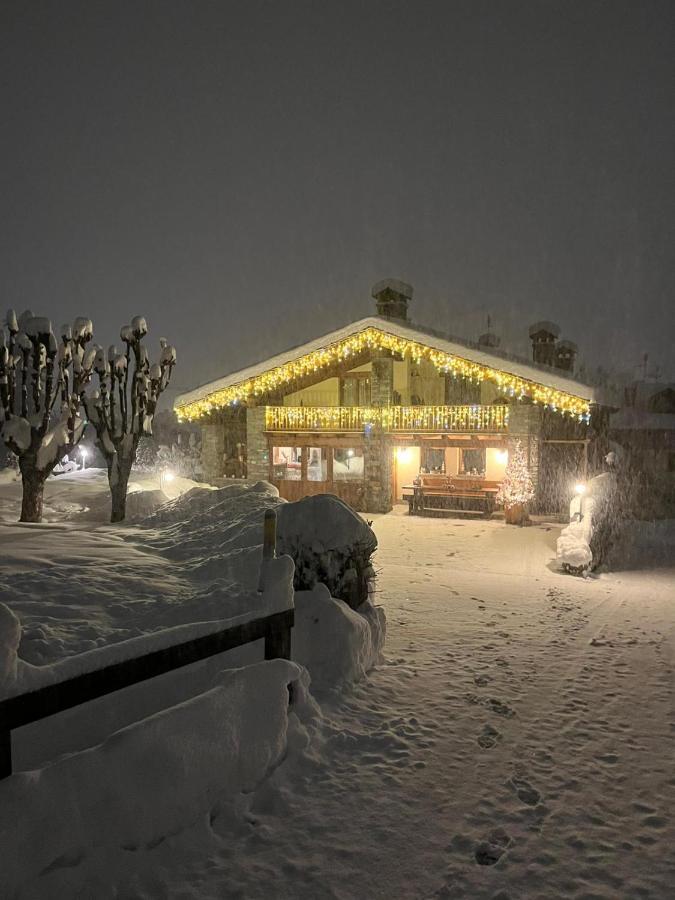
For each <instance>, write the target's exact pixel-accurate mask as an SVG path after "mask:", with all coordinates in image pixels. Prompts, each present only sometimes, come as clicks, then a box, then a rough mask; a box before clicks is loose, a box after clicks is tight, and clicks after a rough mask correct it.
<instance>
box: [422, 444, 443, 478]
mask: <svg viewBox="0 0 675 900" xmlns="http://www.w3.org/2000/svg"><path fill="white" fill-rule="evenodd" d="M421 455H422V459H421V464H422V470H423V471H424V472H443V473H444V472H445V450H438V449H436V448H435V447H422V454H421Z"/></svg>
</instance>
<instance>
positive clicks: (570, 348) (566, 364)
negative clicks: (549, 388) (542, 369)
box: [555, 340, 578, 372]
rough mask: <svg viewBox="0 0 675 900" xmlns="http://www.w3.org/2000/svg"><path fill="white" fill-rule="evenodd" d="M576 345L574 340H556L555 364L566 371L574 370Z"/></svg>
mask: <svg viewBox="0 0 675 900" xmlns="http://www.w3.org/2000/svg"><path fill="white" fill-rule="evenodd" d="M577 349H578V348H577V345H576V344H575V343H574V341H567V340H563V341H558V344H557V346H556V348H555V365H556V368H558V369H564V370H565V371H566V372H573V371H574V360H575V359H576V356H577Z"/></svg>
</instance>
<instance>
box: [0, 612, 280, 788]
mask: <svg viewBox="0 0 675 900" xmlns="http://www.w3.org/2000/svg"><path fill="white" fill-rule="evenodd" d="M293 619H294V610H293V609H286V610H283V611H282V612H277V613H273V614H272V615H269V616H264V617H262V618H259V619H252V620H251V621H249V622H243V623H242V624H241V625H233V626H230V627H229V628H225V629H223V630H221V631H216V632H214V633H213V634H206V635H202V636H201V637H197V638H192V639H191V640H188V641H183V642H182V643H180V644H174V646H172V647H165V648H163V649H161V650H153V651H152V652H151V653H147V654H145V655H144V656H139V657H135V658H134V659H127V660H124V661H122V662H118V663H113V664H111V665H109V666H105V667H103V668H102V669H97V670H95V671H93V672H85V673H83V674H82V675H76V676H75V677H73V678H68V679H67V680H65V681H61V682H58V683H56V684H49V685H46V686H45V687H42V688H38V689H37V690H35V691H29V692H28V693H25V694H19V695H18V696H16V697H9V698H7V699H6V700H2V701H0V779H2V778H7V776H8V775H11V774H12V729H13V728H20V727H21V726H23V725H29V724H30V723H31V722H37V721H39V720H40V719H45V718H47V716H53V715H55V714H56V713H60V712H63V711H64V710H66V709H71V707H73V706H79V705H80V704H81V703H87V702H88V701H89V700H95V699H96V698H97V697H103V696H105V695H106V694H112V693H114V692H115V691H119V690H121V689H122V688H125V687H130V686H131V685H132V684H138V683H139V682H141V681H145V680H147V679H148V678H156V677H157V676H158V675H164V674H166V673H167V672H172V671H174V670H175V669H180V668H181V667H182V666H189V665H190V664H191V663H195V662H199V661H200V660H202V659H207V658H208V657H210V656H216V655H217V654H219V653H225V652H226V651H227V650H232V649H234V648H235V647H241V646H242V645H243V644H248V643H251V641H257V640H260V639H261V638H264V640H265V659H290V658H291V628H292V627H293Z"/></svg>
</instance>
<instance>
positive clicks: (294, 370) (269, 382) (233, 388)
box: [176, 327, 590, 422]
mask: <svg viewBox="0 0 675 900" xmlns="http://www.w3.org/2000/svg"><path fill="white" fill-rule="evenodd" d="M367 350H386V351H387V352H389V353H392V354H394V355H395V356H397V357H399V358H401V359H405V358H409V359H411V360H413V362H415V363H418V364H419V363H420V362H421V361H422V360H423V359H426V360H428V361H429V362H431V363H433V365H434V366H435V367H436V369H437V371H438V372H441V373H444V374H448V375H452V376H454V377H459V378H466V379H468V380H469V381H472V382H476V383H480V382H482V381H491V382H493V383H494V384H496V385H497V387H498V388H499V390H500V391H502V392H503V393H505V394H508V395H509V396H511V397H515V398H516V399H518V400H522V399H524V398H525V397H527V398H529V399H530V400H532V402H533V403H538V404H540V405H541V406H545V407H548V408H549V409H551V410H552V411H553V412H559V413H563V414H568V415H573V416H577V417H578V418H579V419H583V418H587V417H588V415H589V413H590V403H589V402H588V400H584V399H583V398H582V397H576V396H574V394H568V393H566V392H565V391H559V390H556V389H555V388H550V387H547V386H546V385H544V384H540V383H538V382H534V381H530V380H528V379H526V378H522V377H520V376H519V375H514V374H513V373H511V372H507V371H504V370H502V369H494V368H492V367H491V366H486V365H482V364H481V363H476V362H471V361H470V360H468V359H463V358H462V357H460V356H453V355H452V354H450V353H445V352H444V351H442V350H436V349H434V348H433V347H428V346H426V345H425V344H420V343H418V342H417V341H411V340H408V339H407V338H402V337H398V336H397V335H395V334H389V333H388V332H386V331H381V330H380V329H379V328H373V327H368V328H366V329H364V330H363V331H360V332H359V333H358V334H353V335H350V336H349V337H347V338H344V339H343V340H341V341H335V343H333V344H329V345H328V346H327V347H323V348H321V349H319V350H314V351H312V352H311V353H307V354H305V355H304V356H299V357H298V358H297V359H294V360H292V361H290V362H287V363H285V364H284V365H282V366H276V367H275V368H273V369H268V370H267V371H266V372H261V373H260V374H259V375H256V376H254V377H252V378H247V379H245V380H243V381H240V382H239V383H238V384H232V385H230V386H229V387H226V388H222V389H221V390H216V391H213V392H212V393H210V394H207V395H206V396H205V397H202V398H201V399H199V400H194V401H192V402H190V403H185V404H183V405H182V406H177V407H176V413H177V415H178V418H179V419H180V420H181V421H187V422H192V421H194V420H195V419H199V418H201V417H202V416H205V415H208V414H209V413H210V412H213V411H214V410H217V409H223V408H224V407H226V406H230V405H234V404H236V403H246V402H247V401H249V400H256V399H257V398H258V397H263V396H264V395H265V394H268V393H273V392H275V391H279V390H280V389H281V388H282V387H284V386H286V385H288V384H291V383H292V382H293V381H295V380H297V379H300V378H304V377H306V376H307V375H310V374H312V373H315V372H320V371H321V370H322V369H328V368H330V367H331V366H335V365H336V364H338V363H345V362H348V361H349V359H350V358H351V357H354V356H357V355H359V354H361V353H363V352H364V351H367Z"/></svg>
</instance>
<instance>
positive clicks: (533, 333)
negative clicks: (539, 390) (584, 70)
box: [530, 322, 560, 366]
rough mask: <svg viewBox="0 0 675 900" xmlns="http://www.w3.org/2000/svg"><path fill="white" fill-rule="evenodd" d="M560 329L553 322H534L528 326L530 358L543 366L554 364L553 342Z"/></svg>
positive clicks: (554, 350) (554, 351) (554, 347)
mask: <svg viewBox="0 0 675 900" xmlns="http://www.w3.org/2000/svg"><path fill="white" fill-rule="evenodd" d="M559 334H560V329H559V328H558V326H557V325H556V324H555V323H554V322H535V323H534V325H531V326H530V340H531V341H532V359H533V360H534V361H535V362H536V363H539V364H540V365H543V366H555V364H556V346H555V342H556V340H557V338H558V335H559Z"/></svg>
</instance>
